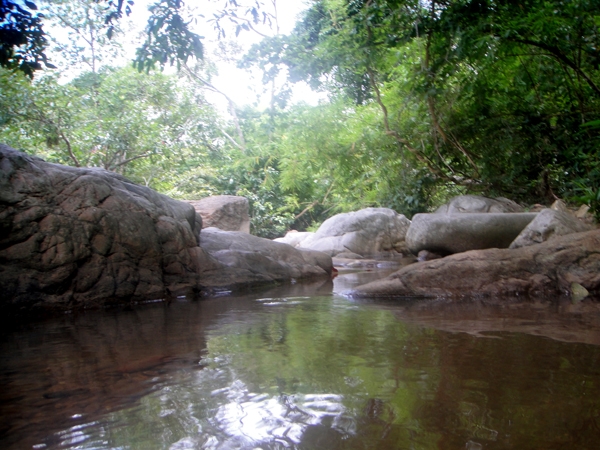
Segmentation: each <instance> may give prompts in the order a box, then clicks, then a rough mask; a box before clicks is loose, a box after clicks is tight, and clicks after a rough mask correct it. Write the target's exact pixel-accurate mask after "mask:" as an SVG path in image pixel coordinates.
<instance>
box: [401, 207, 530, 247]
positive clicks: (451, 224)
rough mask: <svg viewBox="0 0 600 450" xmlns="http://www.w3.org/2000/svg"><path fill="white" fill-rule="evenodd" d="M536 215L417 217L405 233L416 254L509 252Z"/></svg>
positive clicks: (423, 215)
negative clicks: (474, 251)
mask: <svg viewBox="0 0 600 450" xmlns="http://www.w3.org/2000/svg"><path fill="white" fill-rule="evenodd" d="M535 216H536V214H535V213H513V214H504V213H464V214H416V215H415V216H414V217H413V219H412V223H411V225H410V228H409V229H408V232H407V233H406V244H407V245H408V248H409V249H410V251H411V252H412V253H413V254H415V255H416V254H418V253H419V252H420V251H421V250H427V251H429V252H433V253H437V254H440V255H449V254H453V253H461V252H465V251H468V250H476V249H484V248H507V247H508V246H509V245H510V244H511V243H512V241H513V240H514V239H515V238H516V237H517V236H518V235H519V233H520V232H521V231H522V230H523V229H524V228H525V227H526V226H527V224H528V223H529V222H531V221H532V220H533V219H534V218H535Z"/></svg>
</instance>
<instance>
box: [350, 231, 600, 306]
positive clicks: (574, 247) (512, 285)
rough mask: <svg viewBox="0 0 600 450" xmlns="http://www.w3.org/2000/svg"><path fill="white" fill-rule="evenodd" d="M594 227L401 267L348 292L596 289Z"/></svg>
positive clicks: (598, 255) (598, 257)
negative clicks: (575, 286) (575, 285)
mask: <svg viewBox="0 0 600 450" xmlns="http://www.w3.org/2000/svg"><path fill="white" fill-rule="evenodd" d="M598 249H600V230H592V231H587V232H584V233H575V234H569V235H566V236H560V237H556V238H555V239H552V240H550V241H546V242H544V243H542V244H539V245H532V246H529V247H521V248H517V249H487V250H473V251H470V252H465V253H460V254H456V255H451V256H447V257H445V258H443V259H437V260H435V261H428V262H421V263H416V264H412V265H410V266H407V267H405V268H403V269H401V270H399V271H398V272H395V273H394V274H392V275H391V276H389V277H388V278H386V279H383V280H380V281H376V282H372V283H369V284H366V285H363V286H360V287H358V288H356V289H355V290H353V291H352V292H350V293H348V295H350V296H352V297H359V298H363V297H364V298H368V297H411V296H418V297H432V296H433V297H477V296H499V295H521V294H526V295H531V296H547V295H557V294H563V295H569V292H570V286H571V284H572V283H578V284H580V285H581V286H583V287H584V288H585V289H587V290H588V291H590V292H592V293H593V292H598V291H599V290H600V252H599V250H598Z"/></svg>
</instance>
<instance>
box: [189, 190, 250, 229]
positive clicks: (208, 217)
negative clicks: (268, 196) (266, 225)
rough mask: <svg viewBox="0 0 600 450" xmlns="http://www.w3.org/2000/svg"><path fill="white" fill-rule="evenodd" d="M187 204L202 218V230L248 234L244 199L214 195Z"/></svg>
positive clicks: (248, 222) (246, 206) (248, 225)
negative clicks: (214, 229) (215, 229)
mask: <svg viewBox="0 0 600 450" xmlns="http://www.w3.org/2000/svg"><path fill="white" fill-rule="evenodd" d="M187 202H188V203H189V204H190V205H192V206H193V207H194V209H195V210H196V212H197V213H198V214H200V216H202V223H203V228H209V227H216V228H219V229H221V230H225V231H242V232H244V233H250V216H249V213H248V211H249V206H248V199H247V198H245V197H238V196H235V195H215V196H212V197H206V198H203V199H201V200H187Z"/></svg>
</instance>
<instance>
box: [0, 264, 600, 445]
mask: <svg viewBox="0 0 600 450" xmlns="http://www.w3.org/2000/svg"><path fill="white" fill-rule="evenodd" d="M379 275H380V274H379V273H362V274H342V275H341V276H340V277H338V278H337V279H336V281H335V283H336V284H335V286H334V285H332V283H331V282H323V281H320V282H316V283H312V284H296V285H292V286H285V287H282V288H278V289H273V290H270V291H256V292H254V293H248V294H246V295H244V296H235V297H224V298H218V299H212V300H204V301H195V302H192V301H183V300H182V301H180V302H174V303H171V304H170V305H168V306H167V305H165V304H151V305H143V306H140V307H136V308H134V309H133V310H130V311H106V312H98V311H96V312H90V313H86V314H80V315H77V316H74V315H66V316H64V317H61V318H58V319H52V320H49V321H46V322H42V323H35V324H30V325H27V326H21V327H18V328H17V329H14V330H12V331H10V332H8V331H6V330H5V331H4V334H3V335H2V336H1V337H0V363H1V365H0V419H1V420H0V448H2V449H8V450H11V449H32V448H33V449H61V448H77V449H108V448H111V449H112V448H115V449H144V450H147V449H173V450H175V449H283V448H298V449H467V450H478V449H592V448H593V449H597V448H600V308H599V305H598V304H597V303H595V302H593V301H590V300H585V301H583V302H581V303H579V304H576V305H572V304H570V303H560V302H551V301H547V302H539V301H538V302H530V301H516V300H510V301H507V300H504V301H494V300H493V299H491V300H487V301H485V302H484V301H480V302H469V303H461V302H444V301H407V300H406V301H396V302H377V301H355V300H351V299H348V298H346V297H343V296H340V295H337V293H339V292H341V291H343V290H344V289H347V288H350V287H352V286H353V285H356V284H359V283H362V282H364V281H366V280H367V279H368V278H369V277H373V276H375V277H377V276H379ZM332 292H333V293H332Z"/></svg>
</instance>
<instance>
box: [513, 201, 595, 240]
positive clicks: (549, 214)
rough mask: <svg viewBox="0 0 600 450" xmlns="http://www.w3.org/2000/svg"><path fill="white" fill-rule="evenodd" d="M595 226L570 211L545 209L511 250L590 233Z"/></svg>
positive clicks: (522, 233)
mask: <svg viewBox="0 0 600 450" xmlns="http://www.w3.org/2000/svg"><path fill="white" fill-rule="evenodd" d="M591 229H593V226H592V225H590V224H589V223H586V222H583V221H581V220H579V219H577V217H575V216H574V215H573V214H571V213H570V212H568V210H555V209H549V208H546V209H543V210H542V211H540V212H539V213H538V215H537V216H536V217H535V219H533V220H532V221H531V222H530V223H529V225H527V226H526V227H525V229H524V230H523V231H521V233H520V234H519V235H518V236H517V237H516V239H515V240H514V241H513V242H512V244H510V248H519V247H526V246H528V245H533V244H539V243H541V242H544V241H547V240H548V239H552V238H554V237H556V236H564V235H565V234H571V233H580V232H582V231H589V230H591Z"/></svg>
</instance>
